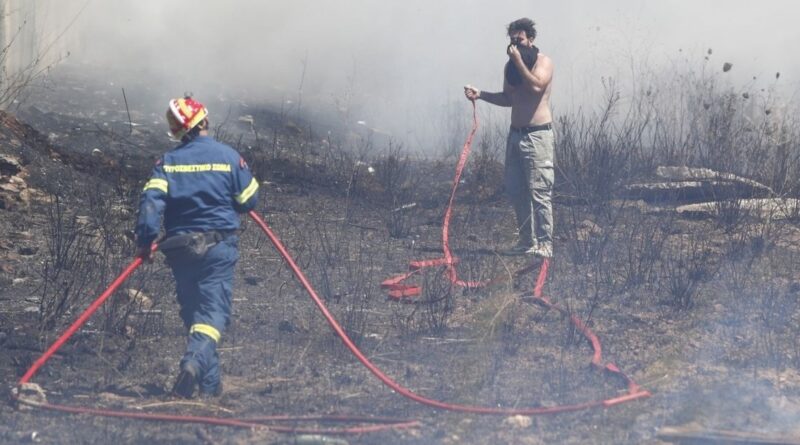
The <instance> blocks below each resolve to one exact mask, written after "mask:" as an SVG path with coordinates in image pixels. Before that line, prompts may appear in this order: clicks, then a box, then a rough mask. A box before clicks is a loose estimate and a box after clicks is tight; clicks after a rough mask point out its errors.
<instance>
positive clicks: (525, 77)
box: [512, 54, 553, 94]
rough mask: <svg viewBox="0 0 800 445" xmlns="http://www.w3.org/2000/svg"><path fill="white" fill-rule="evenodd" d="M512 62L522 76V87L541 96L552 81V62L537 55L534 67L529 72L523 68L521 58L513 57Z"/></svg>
mask: <svg viewBox="0 0 800 445" xmlns="http://www.w3.org/2000/svg"><path fill="white" fill-rule="evenodd" d="M512 60H513V61H514V65H516V67H517V70H518V71H519V72H520V74H522V83H523V85H525V87H526V88H528V90H530V91H531V92H533V93H536V94H541V93H543V92H544V91H545V90H546V89H547V86H548V85H550V81H551V80H552V79H553V61H552V60H551V59H550V58H549V57H547V56H545V55H544V54H539V58H538V59H537V61H536V65H534V66H533V69H531V70H529V69H528V68H527V67H526V66H525V63H524V62H523V61H522V58H521V57H513V58H512Z"/></svg>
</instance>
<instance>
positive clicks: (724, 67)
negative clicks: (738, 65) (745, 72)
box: [722, 62, 733, 73]
mask: <svg viewBox="0 0 800 445" xmlns="http://www.w3.org/2000/svg"><path fill="white" fill-rule="evenodd" d="M731 68H733V64H732V63H730V62H725V63H723V64H722V71H723V72H725V73H727V72H728V71H730V70H731Z"/></svg>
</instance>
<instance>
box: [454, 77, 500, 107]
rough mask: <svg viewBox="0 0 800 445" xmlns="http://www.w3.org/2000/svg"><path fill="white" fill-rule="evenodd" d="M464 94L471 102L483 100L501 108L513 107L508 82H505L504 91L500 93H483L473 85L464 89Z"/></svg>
mask: <svg viewBox="0 0 800 445" xmlns="http://www.w3.org/2000/svg"><path fill="white" fill-rule="evenodd" d="M464 94H465V95H466V96H467V99H469V100H477V99H482V100H484V101H486V102H489V103H490V104H493V105H497V106H500V107H510V106H511V93H510V86H509V85H508V82H507V81H505V80H504V81H503V91H502V92H499V93H490V92H488V91H481V90H479V89H477V88H475V87H473V86H471V85H467V86H465V87H464Z"/></svg>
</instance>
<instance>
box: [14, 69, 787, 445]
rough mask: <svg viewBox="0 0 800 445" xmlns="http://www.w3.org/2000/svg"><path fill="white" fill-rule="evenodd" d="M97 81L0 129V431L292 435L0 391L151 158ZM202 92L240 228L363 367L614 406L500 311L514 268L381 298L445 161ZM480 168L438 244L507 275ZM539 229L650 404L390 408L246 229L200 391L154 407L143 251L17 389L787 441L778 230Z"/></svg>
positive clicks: (466, 435)
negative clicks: (512, 415)
mask: <svg viewBox="0 0 800 445" xmlns="http://www.w3.org/2000/svg"><path fill="white" fill-rule="evenodd" d="M112 77H113V76H112V75H109V76H108V77H106V78H104V79H103V81H98V80H97V79H94V78H92V77H91V76H89V75H87V74H86V73H85V72H84V71H83V70H81V69H76V68H72V69H70V68H64V69H61V70H60V71H57V72H55V73H54V74H53V75H52V76H51V77H50V78H48V79H47V80H46V82H45V83H44V84H43V85H41V86H39V87H38V88H37V89H34V90H33V92H32V93H31V94H30V96H29V97H26V100H25V101H24V103H21V104H19V106H18V107H15V108H14V109H12V110H11V111H12V112H13V114H4V115H3V125H2V128H1V129H0V154H1V155H3V156H4V157H5V158H6V159H11V158H13V159H15V160H18V161H19V166H16V165H14V162H12V161H8V160H7V161H5V162H4V163H3V166H4V168H3V172H2V173H3V178H2V179H3V180H2V185H3V186H4V187H3V188H2V190H1V191H2V195H0V197H1V198H2V200H1V201H0V202H2V209H0V215H1V216H2V217H0V226H2V233H4V234H5V236H3V237H2V239H0V348H2V351H3V354H2V355H1V356H0V374H2V376H3V381H4V382H6V385H4V387H3V388H2V390H1V391H0V394H2V397H3V398H4V399H5V400H9V402H8V403H5V404H2V405H0V413H2V419H3V422H2V423H1V424H0V440H2V441H3V442H7V443H16V442H25V441H29V442H31V441H33V442H41V443H89V442H91V443H111V442H119V443H153V442H159V443H197V442H200V443H296V442H297V440H296V439H297V438H296V437H295V436H291V435H281V434H276V433H271V432H266V431H249V430H243V429H234V428H228V427H209V426H198V425H191V424H168V423H156V422H143V421H136V420H125V419H113V418H103V417H90V416H86V415H64V414H58V413H52V412H45V411H41V410H23V409H18V407H16V406H15V405H14V404H13V403H11V402H10V389H11V388H12V387H13V386H14V384H15V382H16V381H17V380H18V379H19V378H20V377H21V376H22V374H23V373H24V372H25V370H26V369H27V368H28V367H29V366H30V364H31V363H32V362H33V360H35V359H36V358H37V357H38V356H39V355H40V354H41V352H42V351H43V350H44V349H45V348H46V347H47V346H48V345H49V344H50V343H51V342H52V341H53V340H54V339H55V338H56V337H57V336H58V335H59V334H60V333H61V332H63V330H64V328H65V327H66V326H68V325H69V324H70V323H71V322H72V320H74V318H75V317H76V316H77V315H78V314H79V313H80V312H82V311H83V308H85V307H86V306H87V305H88V304H89V303H90V302H91V301H92V300H93V299H94V298H96V296H97V295H99V294H100V292H101V291H102V290H103V289H104V288H105V286H107V285H108V284H109V283H110V282H111V280H112V279H113V278H114V277H115V276H116V274H117V273H119V272H120V271H121V270H122V268H123V267H124V265H126V264H127V263H128V262H129V261H130V260H131V257H130V255H131V253H132V251H133V248H132V245H131V240H130V238H129V236H128V233H129V231H130V230H131V228H132V226H133V220H134V217H135V207H136V203H137V201H136V197H137V195H138V190H140V188H141V186H142V184H143V182H144V180H145V179H146V177H147V174H148V170H149V166H150V164H151V160H152V159H153V158H155V156H157V154H158V153H159V152H160V151H162V150H165V149H167V148H168V147H169V146H170V143H169V141H168V140H167V139H166V137H165V136H164V131H165V129H164V125H163V123H162V122H161V118H160V116H161V110H160V108H161V105H162V103H164V102H165V101H166V99H167V97H166V96H164V97H161V96H162V94H167V93H162V92H160V91H157V90H156V89H154V88H152V87H151V86H148V85H142V84H141V83H139V81H137V80H136V78H135V77H136V76H128V77H122V76H120V77H118V78H113V79H112ZM121 86H122V87H124V88H126V97H127V100H128V110H126V109H125V104H124V99H123V98H122V94H121V91H120V87H121ZM231 97H235V96H231ZM201 99H202V98H201ZM211 100H212V101H215V102H214V105H215V106H214V107H213V108H212V110H213V109H217V110H226V111H225V118H224V119H222V118H220V119H219V120H218V121H216V122H215V124H216V128H215V130H216V134H217V136H218V137H219V138H220V139H223V140H225V141H227V142H229V143H230V144H231V145H233V146H235V147H237V148H238V149H239V150H240V151H241V152H242V153H243V154H244V155H245V156H246V157H247V158H248V160H249V161H250V163H251V166H252V167H253V169H254V170H255V172H256V174H257V176H258V177H259V179H261V180H262V181H264V182H263V186H262V189H261V191H262V193H261V197H262V202H261V204H260V206H259V211H260V213H261V214H262V215H264V217H265V219H266V220H267V222H268V223H269V224H270V225H271V227H272V228H273V230H275V232H276V233H277V235H278V236H279V237H281V239H282V240H283V242H284V243H285V245H286V246H287V247H288V249H289V250H290V252H291V253H292V254H293V255H294V257H295V259H296V261H297V262H298V264H299V265H300V266H301V267H302V268H303V270H304V271H305V273H306V274H307V276H308V277H309V279H310V281H311V283H312V284H313V285H314V287H315V288H316V289H317V291H318V292H319V293H320V295H322V296H323V297H324V298H325V300H326V302H327V304H328V305H329V308H330V310H331V311H332V313H333V314H334V315H335V316H336V317H337V319H338V320H339V321H340V322H341V323H342V324H343V326H344V327H345V329H346V330H347V332H348V333H349V334H350V335H351V337H352V338H353V339H354V340H355V341H356V342H357V343H358V345H359V346H360V348H361V349H362V350H363V351H364V352H365V354H366V355H367V356H368V357H369V358H370V359H371V360H373V361H374V362H375V363H376V364H377V365H378V366H380V367H381V368H382V369H383V370H384V371H385V372H386V373H387V374H388V375H390V376H392V377H394V378H396V379H397V380H398V381H399V382H400V383H401V384H403V385H405V386H407V387H409V388H411V389H412V390H414V391H417V392H419V393H421V394H423V395H426V396H428V397H431V398H434V399H439V400H444V401H449V402H458V403H466V404H477V405H488V406H502V407H514V406H516V407H526V406H553V405H561V404H569V403H579V402H583V401H586V400H597V399H606V398H610V397H615V396H617V395H620V394H622V393H623V392H624V385H623V384H622V382H620V381H619V380H618V379H616V378H614V377H612V376H609V375H605V374H603V373H600V372H598V371H596V370H594V369H592V368H591V367H590V366H589V361H590V356H591V349H590V347H589V345H588V344H587V342H586V341H585V340H584V339H583V338H582V337H581V336H580V335H578V334H577V333H576V332H575V330H574V329H573V328H572V326H571V324H570V323H569V320H568V319H567V318H565V317H563V316H561V315H560V314H558V313H557V312H555V311H548V310H545V309H543V308H542V307H539V306H536V305H533V304H531V303H529V302H526V301H525V299H524V298H521V297H520V296H521V295H523V294H526V293H530V289H531V288H532V286H533V280H534V276H533V275H530V276H523V277H518V278H516V279H509V280H506V281H502V282H499V283H498V284H495V285H493V286H491V287H489V288H486V289H480V290H474V291H470V292H465V291H464V290H462V289H459V288H453V287H452V286H450V285H449V284H448V282H447V280H445V279H444V278H443V277H442V275H441V273H440V271H438V270H430V271H428V272H425V273H423V274H420V276H419V277H418V278H417V279H416V282H417V283H422V284H424V289H425V292H424V294H423V295H422V297H421V298H420V300H419V301H418V302H417V303H416V304H401V303H396V302H392V301H388V300H387V298H386V293H385V292H384V291H383V290H381V289H380V282H381V281H382V280H384V279H385V278H387V277H389V276H392V275H395V274H397V273H401V272H403V271H405V270H406V267H407V263H408V261H409V260H412V259H421V258H435V257H438V256H439V255H440V254H441V245H440V237H441V227H440V224H441V219H442V214H443V210H444V207H445V204H446V201H447V194H448V192H449V185H450V184H449V182H448V181H449V180H450V177H451V175H452V172H453V168H454V166H455V160H454V159H453V158H452V156H450V157H444V158H443V159H439V158H437V157H436V156H433V155H432V156H430V157H427V158H426V157H422V156H418V155H414V156H412V155H406V154H405V153H404V151H403V150H402V149H398V147H397V146H393V147H391V148H387V147H385V146H383V144H381V143H380V141H379V139H380V138H378V137H375V138H370V137H369V135H368V134H367V133H365V131H364V129H362V128H358V127H356V128H348V127H347V126H346V125H343V124H342V125H338V126H337V125H335V119H332V120H331V121H330V122H327V123H321V122H319V121H316V120H310V119H304V118H301V117H298V116H295V115H292V113H291V112H287V111H286V110H283V111H281V108H279V107H275V106H274V105H270V104H259V103H257V102H255V101H253V100H252V99H250V100H248V101H243V100H235V99H230V98H227V99H226V98H224V97H222V96H220V97H216V98H213V99H211ZM129 114H130V119H129V118H128V115H129ZM212 117H213V116H212ZM332 122H334V123H332ZM133 124H136V125H133ZM370 168H371V169H373V172H370ZM500 172H501V166H500V165H499V164H498V163H497V162H496V160H493V159H492V157H491V156H489V155H488V154H487V153H485V152H481V151H479V150H476V152H475V153H474V154H473V158H472V160H471V163H470V167H469V171H468V173H467V174H466V176H465V180H464V183H463V184H462V186H461V188H460V189H459V197H458V199H457V205H456V208H455V211H454V215H455V216H454V223H453V224H454V225H453V229H452V231H451V233H452V234H453V235H452V243H453V245H454V250H455V253H456V254H457V255H458V256H459V258H460V260H461V263H460V266H459V273H460V274H461V275H462V277H463V278H466V279H487V278H491V277H496V276H509V273H510V272H509V271H513V270H515V269H516V268H519V267H522V266H524V265H525V264H526V263H525V260H522V259H516V258H508V257H503V256H500V255H497V254H496V251H497V250H498V249H502V248H504V247H507V246H509V245H510V244H511V243H512V240H513V238H514V233H513V228H512V219H513V217H512V214H511V211H510V206H509V205H508V204H507V203H506V202H505V201H504V199H503V198H502V190H500V189H499V184H500V183H501V181H500ZM12 177H16V178H17V179H11V178H12ZM410 203H413V204H415V205H413V206H409V207H408V208H407V209H403V210H400V209H399V208H400V207H401V206H402V205H404V204H410ZM556 230H557V241H556V253H557V257H556V259H555V261H554V263H553V265H552V269H551V274H550V278H549V281H548V283H547V286H546V294H547V295H551V296H552V297H551V298H552V300H553V301H555V302H557V303H558V304H560V305H562V306H564V307H567V308H569V309H570V311H571V312H572V313H574V314H576V315H577V316H578V317H580V318H581V319H582V320H584V321H585V322H586V324H587V325H589V326H590V327H591V328H592V329H593V330H594V332H595V333H596V334H597V335H598V336H599V337H600V340H601V342H602V344H603V352H604V358H605V360H607V361H611V362H614V363H616V364H617V365H619V366H620V367H621V368H622V369H623V370H624V371H625V372H627V373H628V374H630V375H631V376H632V377H633V378H634V379H635V380H636V381H637V382H638V383H640V384H641V385H642V386H644V387H645V388H646V389H648V390H649V391H651V392H652V393H653V397H651V398H649V399H646V400H640V401H635V402H632V403H628V404H623V405H618V406H614V407H610V408H606V409H595V410H588V411H581V412H577V413H568V414H560V415H554V416H543V417H533V418H532V419H531V422H530V424H529V425H527V424H525V423H524V420H525V419H522V420H523V423H522V424H520V423H519V419H517V421H512V420H511V419H505V418H503V417H493V416H475V415H463V414H457V413H447V412H442V411H437V410H434V409H431V408H426V407H423V406H420V405H418V404H416V403H414V402H411V401H408V400H406V399H404V398H402V397H400V396H399V395H397V394H394V393H393V392H392V391H391V390H389V389H388V388H387V387H385V386H383V385H382V384H381V383H380V382H379V381H377V380H376V379H375V378H374V377H373V376H372V374H370V373H369V372H368V371H367V370H366V369H365V368H364V367H363V366H362V365H361V364H360V363H358V362H357V361H356V360H355V359H354V358H353V357H352V355H351V354H350V353H349V352H348V351H347V350H346V349H345V348H344V347H343V346H342V345H341V342H340V341H339V340H338V338H337V337H336V336H335V335H334V334H333V332H332V331H331V330H330V329H329V327H328V326H327V324H326V323H325V321H324V319H323V318H322V317H321V316H320V314H319V313H318V311H317V309H316V308H315V307H314V306H313V304H312V302H311V300H310V299H309V298H308V296H307V295H306V293H305V291H304V290H303V289H302V288H301V287H300V286H299V284H298V282H297V281H296V280H295V279H293V278H292V275H291V273H290V271H289V270H288V269H287V268H286V267H285V266H284V264H283V262H282V260H281V259H280V257H279V256H278V254H277V253H276V251H275V249H274V248H272V246H271V245H270V244H269V242H268V241H267V239H266V237H265V236H263V234H261V233H260V231H259V230H258V228H257V227H256V226H255V225H254V224H253V223H252V222H251V221H248V220H245V221H244V228H243V231H242V234H241V241H240V249H241V252H240V253H241V259H240V263H239V266H238V269H237V275H236V283H235V286H236V288H235V299H234V317H233V325H232V326H231V328H230V329H229V331H228V332H226V334H225V336H224V340H223V343H222V344H221V348H220V351H221V352H220V354H221V359H222V363H223V372H224V385H225V393H224V395H223V396H222V397H221V398H219V399H212V400H201V401H195V402H182V401H178V400H175V399H173V398H172V397H170V396H169V394H168V391H169V389H170V388H171V385H172V382H173V379H174V377H175V375H176V373H177V362H178V360H179V358H180V355H181V352H182V347H183V341H184V340H183V339H184V332H183V329H182V325H181V323H180V321H179V319H178V316H177V306H176V303H175V302H174V294H173V291H172V281H171V277H170V274H169V271H168V269H167V268H166V266H165V265H164V264H163V261H161V259H160V258H159V259H157V261H156V262H155V263H154V264H152V265H146V266H144V267H142V268H141V269H140V270H139V271H137V272H136V274H135V275H134V276H133V277H132V278H131V279H130V280H129V281H128V282H127V283H126V284H125V286H123V290H122V291H120V292H118V293H117V294H116V295H115V296H114V297H113V298H112V300H110V302H108V303H107V304H106V305H105V306H104V307H103V308H102V309H101V310H100V311H98V313H96V314H95V315H94V316H93V317H92V319H91V320H90V321H89V323H87V325H86V326H85V327H84V328H83V329H82V330H80V331H79V332H78V333H77V334H76V335H75V336H74V337H73V338H72V339H71V340H70V341H69V342H68V343H67V344H66V345H65V346H64V347H63V348H62V349H61V350H60V351H59V353H58V354H57V355H56V356H55V357H53V359H52V360H51V361H50V362H49V363H48V364H47V365H46V366H45V367H44V368H43V369H42V370H41V371H40V372H39V373H38V375H36V376H35V377H34V379H33V380H34V381H35V382H37V383H39V384H40V385H41V386H42V387H43V388H44V390H45V391H46V392H47V397H48V400H49V401H51V402H58V403H64V404H72V405H81V406H92V407H110V408H121V409H129V410H137V411H140V412H163V413H182V414H195V415H210V416H221V417H240V418H241V417H255V416H265V415H281V414H295V415H305V414H348V415H378V416H393V417H398V418H403V419H417V420H420V422H421V426H420V427H419V428H417V429H414V430H406V431H398V432H387V433H375V434H367V435H362V436H347V437H345V439H346V440H347V441H348V442H349V443H364V444H372V443H383V444H395V443H397V444H400V443H404V444H405V443H418V444H431V443H439V444H456V443H470V444H496V443H519V444H539V443H662V442H661V441H660V439H659V438H658V436H657V434H658V431H659V429H661V428H663V427H665V426H679V425H695V426H697V427H698V428H701V429H708V430H734V431H742V432H748V433H753V434H762V435H766V436H782V437H798V436H800V429H798V425H800V373H799V372H798V366H800V323H798V322H800V304H799V303H800V302H798V294H799V293H800V280H798V277H797V273H796V272H795V271H796V270H797V266H798V264H799V263H800V261H798V249H797V240H798V239H800V230H799V229H798V228H797V226H796V222H795V221H768V222H764V221H761V220H757V219H751V218H748V217H746V216H739V215H734V216H731V215H727V216H726V217H725V218H720V219H717V220H685V219H679V218H677V217H674V216H672V215H671V214H670V213H669V212H667V211H661V212H653V211H652V210H651V209H648V208H647V206H644V205H642V203H639V202H630V201H611V202H609V203H607V205H605V206H602V207H599V206H595V205H592V204H591V203H588V204H585V205H580V204H578V203H576V202H575V201H574V200H571V201H570V202H566V200H562V201H559V202H557V205H556ZM129 289H130V290H131V291H129ZM136 290H139V291H140V293H139V294H137V293H136ZM142 295H144V296H142ZM33 433H35V436H32V434H33ZM297 443H299V442H297Z"/></svg>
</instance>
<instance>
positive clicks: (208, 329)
mask: <svg viewBox="0 0 800 445" xmlns="http://www.w3.org/2000/svg"><path fill="white" fill-rule="evenodd" d="M195 332H197V333H200V334H205V335H207V336H209V337H210V338H211V339H212V340H214V342H216V343H219V339H220V337H222V335H220V333H219V331H218V330H217V328H215V327H214V326H211V325H210V324H202V323H195V324H193V325H192V327H191V328H189V333H190V334H194V333H195Z"/></svg>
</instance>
